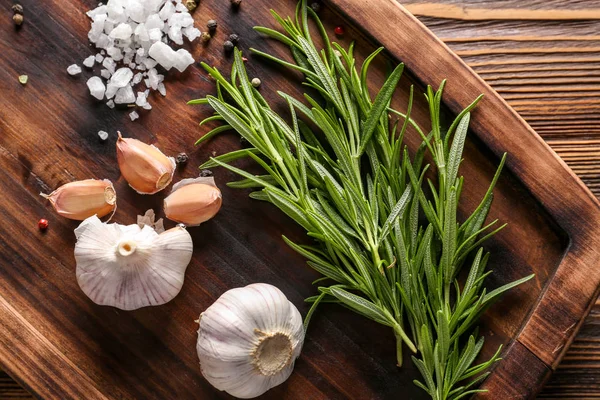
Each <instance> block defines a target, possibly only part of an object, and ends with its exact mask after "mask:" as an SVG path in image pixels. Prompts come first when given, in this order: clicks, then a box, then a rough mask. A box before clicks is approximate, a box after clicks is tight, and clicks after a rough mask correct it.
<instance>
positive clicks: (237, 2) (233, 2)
mask: <svg viewBox="0 0 600 400" xmlns="http://www.w3.org/2000/svg"><path fill="white" fill-rule="evenodd" d="M240 4H242V0H231V5H232V6H234V7H239V6H240Z"/></svg>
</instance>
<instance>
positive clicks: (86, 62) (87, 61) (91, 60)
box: [83, 56, 96, 68]
mask: <svg viewBox="0 0 600 400" xmlns="http://www.w3.org/2000/svg"><path fill="white" fill-rule="evenodd" d="M95 62H96V57H94V56H89V57H87V58H86V59H85V60H83V65H85V66H86V67H88V68H92V67H93V66H94V63H95Z"/></svg>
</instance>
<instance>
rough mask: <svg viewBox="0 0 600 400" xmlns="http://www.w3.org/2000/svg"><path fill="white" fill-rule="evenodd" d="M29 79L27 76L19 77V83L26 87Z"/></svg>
mask: <svg viewBox="0 0 600 400" xmlns="http://www.w3.org/2000/svg"><path fill="white" fill-rule="evenodd" d="M28 80H29V77H28V76H27V75H19V83H20V84H21V85H26V84H27V81H28Z"/></svg>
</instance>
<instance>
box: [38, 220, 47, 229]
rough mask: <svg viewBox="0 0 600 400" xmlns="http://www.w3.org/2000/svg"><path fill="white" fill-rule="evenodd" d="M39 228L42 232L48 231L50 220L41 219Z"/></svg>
mask: <svg viewBox="0 0 600 400" xmlns="http://www.w3.org/2000/svg"><path fill="white" fill-rule="evenodd" d="M38 228H40V231H45V230H46V229H48V220H47V219H44V218H42V219H40V220H39V221H38Z"/></svg>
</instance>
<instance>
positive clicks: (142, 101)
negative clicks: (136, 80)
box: [135, 92, 147, 107]
mask: <svg viewBox="0 0 600 400" xmlns="http://www.w3.org/2000/svg"><path fill="white" fill-rule="evenodd" d="M146 96H147V95H146V93H144V92H138V94H137V99H135V104H136V105H138V106H140V107H143V106H144V104H146V103H147V100H146Z"/></svg>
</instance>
